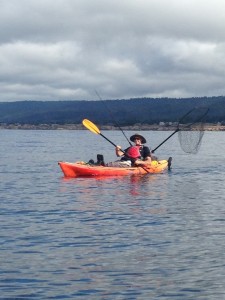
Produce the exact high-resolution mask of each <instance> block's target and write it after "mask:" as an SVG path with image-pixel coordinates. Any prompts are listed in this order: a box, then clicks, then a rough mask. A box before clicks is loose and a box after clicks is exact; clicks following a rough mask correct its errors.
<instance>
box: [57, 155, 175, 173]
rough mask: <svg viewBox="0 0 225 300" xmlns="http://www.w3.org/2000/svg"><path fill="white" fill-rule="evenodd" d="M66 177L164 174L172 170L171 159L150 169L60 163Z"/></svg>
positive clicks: (153, 165) (153, 163)
mask: <svg viewBox="0 0 225 300" xmlns="http://www.w3.org/2000/svg"><path fill="white" fill-rule="evenodd" d="M58 164H59V166H60V168H61V170H62V172H63V174H64V176H65V177H83V176H89V177H92V176H126V175H141V174H147V173H151V174H154V173H162V172H163V171H165V170H168V169H169V168H170V164H171V158H169V160H160V161H153V162H152V163H151V165H150V166H148V167H125V168H120V167H107V166H96V165H90V164H87V163H85V162H75V163H70V162H63V161H60V162H58Z"/></svg>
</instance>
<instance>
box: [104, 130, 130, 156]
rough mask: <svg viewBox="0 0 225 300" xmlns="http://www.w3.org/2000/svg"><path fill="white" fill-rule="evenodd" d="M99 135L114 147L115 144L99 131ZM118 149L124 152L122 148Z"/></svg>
mask: <svg viewBox="0 0 225 300" xmlns="http://www.w3.org/2000/svg"><path fill="white" fill-rule="evenodd" d="M99 135H101V136H102V137H103V138H104V139H106V141H108V142H110V143H111V144H112V145H113V146H114V147H115V148H116V147H117V145H116V144H114V143H113V142H112V141H110V140H109V139H108V138H107V137H106V136H104V135H103V134H102V133H101V132H100V133H99ZM120 151H122V152H123V153H125V152H124V151H123V150H122V149H120Z"/></svg>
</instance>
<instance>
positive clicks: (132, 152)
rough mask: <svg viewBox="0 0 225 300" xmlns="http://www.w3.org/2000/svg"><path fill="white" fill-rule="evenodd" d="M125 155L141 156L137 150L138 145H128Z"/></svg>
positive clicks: (130, 156) (131, 156)
mask: <svg viewBox="0 0 225 300" xmlns="http://www.w3.org/2000/svg"><path fill="white" fill-rule="evenodd" d="M126 155H127V156H128V157H129V158H140V157H141V153H140V151H139V147H137V146H132V147H130V148H129V149H128V150H127V152H126Z"/></svg>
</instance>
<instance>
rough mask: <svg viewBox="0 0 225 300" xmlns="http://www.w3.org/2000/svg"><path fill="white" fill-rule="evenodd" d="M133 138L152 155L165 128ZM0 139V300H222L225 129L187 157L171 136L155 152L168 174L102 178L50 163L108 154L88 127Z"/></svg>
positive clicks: (12, 133)
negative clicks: (72, 173)
mask: <svg viewBox="0 0 225 300" xmlns="http://www.w3.org/2000/svg"><path fill="white" fill-rule="evenodd" d="M103 133H104V135H105V136H106V137H108V138H109V139H110V140H112V141H113V142H114V143H115V144H120V145H121V146H123V147H124V148H125V147H127V142H126V140H125V139H124V137H123V135H122V134H121V132H120V131H104V132H103ZM133 133H134V132H126V134H127V135H128V136H129V135H131V134H133ZM142 134H143V135H144V136H145V137H146V139H147V140H148V144H149V145H151V147H152V148H155V147H156V146H157V145H158V144H160V142H161V141H162V140H164V139H165V138H166V137H167V136H168V135H169V134H170V132H150V131H146V132H142ZM0 137H1V144H0V154H1V155H0V299H91V300H92V299H96V300H99V299H129V300H132V299H135V300H136V299H137V300H139V299H140V300H142V299H146V300H147V299H148V300H149V299H162V300H168V299H170V300H175V299H182V300H185V299H194V300H198V299H201V300H208V299H209V300H212V299H218V300H221V299H225V285H224V278H225V251H224V247H225V230H224V228H225V184H224V181H225V167H224V166H225V155H224V149H225V133H223V132H206V133H205V135H204V138H203V141H202V145H201V148H200V150H199V152H198V153H197V154H195V155H193V154H192V155H190V154H186V153H184V152H183V151H182V150H181V148H180V145H179V142H178V139H177V136H176V135H175V136H173V137H172V138H171V139H170V140H168V141H167V142H166V143H165V144H164V145H162V146H161V147H160V148H159V149H158V150H157V155H158V157H159V158H161V159H167V158H168V157H169V156H172V157H173V163H172V170H171V172H165V173H163V174H147V175H144V176H135V177H132V176H128V177H113V178H104V179H102V178H74V179H65V178H64V177H63V174H62V172H61V170H60V168H59V166H58V161H62V160H64V161H70V162H73V161H77V160H83V161H88V160H89V159H90V158H93V159H95V160H96V154H97V153H100V154H103V155H104V157H105V161H113V160H114V159H115V154H114V148H113V146H112V145H111V144H110V143H109V142H107V141H106V140H105V139H104V138H102V137H101V136H99V135H95V134H93V133H91V132H89V131H87V130H84V131H66V130H62V131H32V130H28V131H23V130H21V131H19V130H17V131H16V130H1V131H0Z"/></svg>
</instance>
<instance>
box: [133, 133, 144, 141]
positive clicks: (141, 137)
mask: <svg viewBox="0 0 225 300" xmlns="http://www.w3.org/2000/svg"><path fill="white" fill-rule="evenodd" d="M136 137H138V138H139V139H140V140H141V143H142V144H145V143H146V139H145V138H144V137H143V136H142V135H140V134H139V133H135V134H134V135H132V136H131V137H130V140H131V142H134V139H135V138H136Z"/></svg>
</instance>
